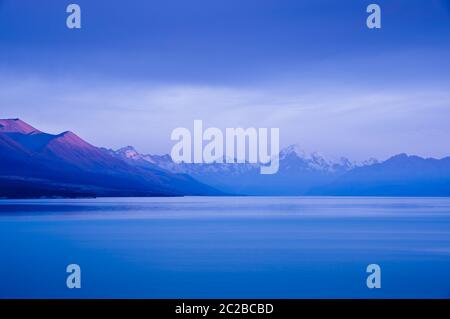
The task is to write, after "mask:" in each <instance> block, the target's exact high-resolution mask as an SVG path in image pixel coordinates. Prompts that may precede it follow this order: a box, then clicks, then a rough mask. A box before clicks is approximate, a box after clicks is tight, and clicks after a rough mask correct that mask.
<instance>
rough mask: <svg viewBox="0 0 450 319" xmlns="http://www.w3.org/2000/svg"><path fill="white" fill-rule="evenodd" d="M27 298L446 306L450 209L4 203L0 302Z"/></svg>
mask: <svg viewBox="0 0 450 319" xmlns="http://www.w3.org/2000/svg"><path fill="white" fill-rule="evenodd" d="M72 263H75V264H78V265H80V267H81V274H82V275H81V283H82V287H81V289H68V288H67V287H66V278H67V276H68V274H67V273H66V266H67V265H68V264H72ZM369 264H378V265H380V267H381V288H380V289H368V288H367V286H366V278H367V276H368V275H369V274H368V273H367V272H366V267H367V265H369ZM22 297H27V298H81V297H83V298H449V297H450V198H371V197H184V198H98V199H60V200H59V199H58V200H57V199H54V200H47V199H43V200H0V298H22Z"/></svg>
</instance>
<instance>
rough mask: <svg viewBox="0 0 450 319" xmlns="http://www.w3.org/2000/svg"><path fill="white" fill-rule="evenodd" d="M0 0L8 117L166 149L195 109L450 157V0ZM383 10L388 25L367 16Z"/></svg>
mask: <svg viewBox="0 0 450 319" xmlns="http://www.w3.org/2000/svg"><path fill="white" fill-rule="evenodd" d="M72 2H75V3H78V4H79V5H80V6H81V8H82V29H81V30H69V29H67V28H66V26H65V19H66V17H67V14H66V13H65V8H66V6H67V5H68V4H69V3H70V2H68V1H60V0H58V1H55V0H46V1H36V0H33V1H31V0H22V1H13V0H0V115H1V116H2V117H20V118H23V119H24V120H25V121H28V122H31V123H32V124H34V125H36V126H38V127H39V128H42V129H44V130H48V131H50V132H55V133H56V132H59V131H64V130H67V129H70V130H73V131H75V132H76V133H78V134H79V135H81V136H82V137H83V138H85V139H87V140H88V141H90V142H92V143H94V144H96V145H100V146H106V147H113V148H117V147H120V146H123V145H128V144H133V145H135V146H137V148H138V149H139V150H141V151H144V152H152V153H164V152H168V151H169V150H170V147H171V145H172V142H171V141H170V132H171V131H172V129H174V128H175V127H177V126H185V127H190V126H192V122H193V120H194V119H197V118H198V119H202V120H203V121H204V122H205V124H206V125H210V126H216V127H236V126H247V127H248V126H255V127H261V126H265V127H280V133H281V144H282V145H284V146H286V145H288V144H292V143H299V144H300V145H301V146H303V147H304V148H306V149H308V150H313V151H314V150H317V151H321V152H324V153H328V154H332V155H347V156H350V157H354V158H357V159H362V158H365V157H370V156H375V157H380V158H385V157H387V156H389V155H392V154H395V153H399V152H408V153H415V154H419V155H423V156H436V157H441V156H445V155H450V152H449V151H448V150H449V149H450V126H449V125H448V123H449V120H450V93H449V92H450V90H449V89H450V1H448V0H447V1H445V0H428V1H426V0H422V1H419V0H409V1H403V0H396V1H392V0H390V1H375V0H373V1H359V0H343V1H337V0H334V1H331V0H327V1H319V0H315V1H312V0H311V1H310V0H307V1H300V0H296V1H291V0H277V1H275V0H273V1H272V0H269V1H249V0H240V1H234V0H228V1H211V0H209V1H203V0H201V1H197V0H193V1H178V0H176V1H171V0H166V1H137V0H128V1H99V0H89V1H86V0H85V1H82V0H77V1H75V0H74V1H72ZM373 2H375V3H378V4H379V5H380V6H381V8H382V29H381V30H369V29H367V27H366V25H365V20H366V17H367V13H366V10H365V9H366V6H367V5H368V4H370V3H373Z"/></svg>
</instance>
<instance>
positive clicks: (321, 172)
mask: <svg viewBox="0 0 450 319" xmlns="http://www.w3.org/2000/svg"><path fill="white" fill-rule="evenodd" d="M111 152H112V154H114V155H115V156H117V157H118V158H121V159H123V160H126V161H127V162H129V163H131V164H132V163H134V164H135V165H139V166H141V167H149V168H154V167H159V168H160V169H163V170H168V171H170V172H173V173H183V174H188V175H190V176H192V177H193V178H195V179H197V180H199V181H201V182H203V183H205V184H208V185H211V186H213V187H215V188H218V189H220V190H223V191H225V192H228V193H237V194H246V195H281V194H287V195H300V194H304V193H305V192H307V191H308V190H309V189H310V188H312V187H316V186H320V185H325V184H326V183H329V182H331V181H333V180H334V179H335V178H337V177H339V176H341V175H342V174H344V173H346V172H348V171H350V170H352V169H353V168H355V167H360V166H364V165H365V164H363V163H356V162H352V161H350V160H349V159H347V158H345V157H340V158H333V157H329V156H324V155H321V154H320V153H318V152H306V151H304V150H303V149H301V148H300V146H298V145H291V146H289V147H286V148H285V149H283V150H282V151H281V152H280V154H279V156H280V168H279V172H278V173H277V174H274V175H261V174H260V169H259V168H260V165H259V164H250V163H244V164H231V163H213V164H190V163H175V162H173V161H172V159H171V157H170V156H169V155H150V154H141V153H139V152H138V151H137V150H136V149H134V148H133V147H131V146H127V147H124V148H122V149H119V150H117V151H111ZM367 163H372V161H367Z"/></svg>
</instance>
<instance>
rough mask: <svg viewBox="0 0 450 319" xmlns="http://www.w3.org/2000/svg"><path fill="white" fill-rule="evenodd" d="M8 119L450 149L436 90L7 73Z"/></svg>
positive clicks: (156, 134) (116, 140)
mask: <svg viewBox="0 0 450 319" xmlns="http://www.w3.org/2000/svg"><path fill="white" fill-rule="evenodd" d="M0 84H1V85H0V101H1V110H2V117H21V118H23V119H24V120H25V121H28V122H30V123H31V124H33V125H35V126H37V127H38V128H41V129H43V130H46V131H49V132H52V133H59V132H61V131H65V130H73V131H75V132H77V133H78V134H79V135H81V136H82V137H83V138H85V139H87V140H88V141H91V142H93V143H94V144H95V145H99V146H106V147H112V148H118V147H121V146H124V145H128V144H133V145H135V146H136V147H137V148H138V149H140V150H141V151H144V152H152V153H165V152H168V151H169V150H170V147H171V145H172V144H171V143H172V142H171V141H170V133H171V131H172V130H173V129H174V128H176V127H180V126H181V127H188V128H190V127H191V126H192V125H193V121H194V120H195V119H201V120H203V122H204V123H205V125H207V126H214V127H219V128H226V127H240V126H241V127H279V128H280V132H281V144H282V145H284V146H286V145H289V144H293V143H300V144H301V145H302V146H303V147H305V148H306V149H310V150H313V151H315V150H317V151H321V152H323V153H328V154H330V155H346V156H351V157H355V158H356V159H363V158H366V157H371V156H376V157H380V158H384V157H387V156H389V155H392V154H394V153H399V152H409V153H415V154H419V155H425V156H444V155H449V154H446V152H447V150H448V149H450V144H449V143H450V142H448V141H449V140H450V138H449V137H450V128H449V126H448V119H449V118H450V93H449V91H448V90H444V89H439V88H432V89H430V88H422V89H420V88H417V87H410V88H403V89H386V88H385V89H378V90H374V89H373V88H362V87H358V86H353V87H349V86H347V85H340V86H338V85H335V86H333V87H323V86H322V87H320V86H319V87H313V86H306V85H304V84H303V83H298V84H295V83H289V85H287V84H283V83H278V85H265V86H264V85H261V86H255V87H240V88H235V87H225V86H204V85H181V84H177V85H174V84H171V85H163V84H155V83H149V82H120V81H111V80H107V79H86V80H84V81H78V82H77V81H73V80H62V79H53V78H42V77H20V79H19V78H17V77H12V78H11V77H9V78H5V77H3V78H1V79H0Z"/></svg>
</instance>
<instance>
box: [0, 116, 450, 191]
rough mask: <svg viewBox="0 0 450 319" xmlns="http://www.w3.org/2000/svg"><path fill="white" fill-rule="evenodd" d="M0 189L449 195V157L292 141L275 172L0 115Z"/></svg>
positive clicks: (251, 165)
mask: <svg viewBox="0 0 450 319" xmlns="http://www.w3.org/2000/svg"><path fill="white" fill-rule="evenodd" d="M0 155H1V156H0V197H3V198H5V197H6V198H21V197H84V196H92V197H95V196H185V195H199V196H211V195H215V196H217V195H249V196H298V195H326V196H450V157H446V158H443V159H433V158H421V157H418V156H409V155H406V154H399V155H396V156H393V157H391V158H389V159H388V160H386V161H382V162H380V161H378V160H376V159H373V158H371V159H369V160H367V161H364V162H354V161H351V160H349V159H347V158H345V157H341V158H330V157H326V156H324V155H322V154H320V153H317V152H306V151H304V150H302V149H301V148H300V147H299V146H298V145H291V146H289V147H287V148H285V149H283V150H282V151H281V152H280V154H279V155H280V169H279V171H278V173H277V174H273V175H261V174H260V169H259V165H258V164H250V163H243V164H225V163H213V164H188V163H175V162H173V161H172V159H171V157H170V156H169V155H151V154H141V153H139V152H138V151H137V150H136V149H134V148H133V147H132V146H127V147H124V148H121V149H119V150H110V149H105V148H100V147H95V146H93V145H91V144H89V143H88V142H86V141H84V140H83V139H81V138H80V137H78V136H77V135H76V134H74V133H72V132H70V131H67V132H64V133H61V134H58V135H52V134H47V133H44V132H41V131H39V130H37V129H35V128H34V127H32V126H31V125H29V124H27V123H25V122H23V121H21V120H20V119H6V120H0Z"/></svg>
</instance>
